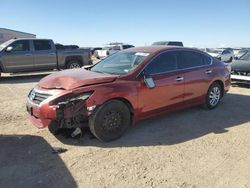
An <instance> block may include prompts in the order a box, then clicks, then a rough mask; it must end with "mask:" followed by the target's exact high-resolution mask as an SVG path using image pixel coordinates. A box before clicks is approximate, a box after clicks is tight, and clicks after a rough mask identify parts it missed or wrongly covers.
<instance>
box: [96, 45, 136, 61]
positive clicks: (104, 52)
mask: <svg viewBox="0 0 250 188" xmlns="http://www.w3.org/2000/svg"><path fill="white" fill-rule="evenodd" d="M133 47H134V46H133V45H130V44H123V43H110V44H109V45H107V46H105V47H103V48H102V49H101V50H95V52H94V56H95V57H96V58H98V59H102V58H105V57H107V56H109V55H111V54H113V53H116V52H118V51H121V50H125V49H128V48H133Z"/></svg>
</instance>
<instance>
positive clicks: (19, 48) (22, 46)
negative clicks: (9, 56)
mask: <svg viewBox="0 0 250 188" xmlns="http://www.w3.org/2000/svg"><path fill="white" fill-rule="evenodd" d="M10 46H12V48H13V49H12V51H13V52H23V51H29V50H30V47H29V41H27V40H18V41H16V42H13V43H12V44H11V45H10Z"/></svg>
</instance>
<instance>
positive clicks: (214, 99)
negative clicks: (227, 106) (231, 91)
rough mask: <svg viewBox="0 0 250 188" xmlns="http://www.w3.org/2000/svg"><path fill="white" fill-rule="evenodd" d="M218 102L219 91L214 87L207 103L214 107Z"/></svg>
mask: <svg viewBox="0 0 250 188" xmlns="http://www.w3.org/2000/svg"><path fill="white" fill-rule="evenodd" d="M219 100H220V89H219V88H218V87H214V88H213V89H212V90H211V91H210V94H209V103H210V104H211V105H212V106H215V105H217V104H218V102H219Z"/></svg>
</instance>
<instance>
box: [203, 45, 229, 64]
mask: <svg viewBox="0 0 250 188" xmlns="http://www.w3.org/2000/svg"><path fill="white" fill-rule="evenodd" d="M205 51H206V52H207V53H208V54H209V55H211V56H213V57H215V58H217V59H219V60H221V61H224V62H227V63H229V62H232V60H233V58H234V53H233V51H232V50H228V49H211V48H206V49H205Z"/></svg>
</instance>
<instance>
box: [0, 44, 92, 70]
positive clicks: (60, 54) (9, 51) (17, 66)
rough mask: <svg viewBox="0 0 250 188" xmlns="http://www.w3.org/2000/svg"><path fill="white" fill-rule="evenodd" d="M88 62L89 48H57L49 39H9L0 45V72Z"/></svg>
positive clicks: (80, 64)
mask: <svg viewBox="0 0 250 188" xmlns="http://www.w3.org/2000/svg"><path fill="white" fill-rule="evenodd" d="M88 64H91V60H90V50H84V49H74V50H73V49H72V50H71V49H66V50H64V49H60V50H57V49H56V47H55V44H54V42H53V41H52V40H50V39H11V40H9V41H7V42H5V43H3V44H1V45H0V73H1V72H3V73H17V72H32V71H43V70H53V69H65V68H66V69H71V68H80V67H82V66H83V65H88Z"/></svg>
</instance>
